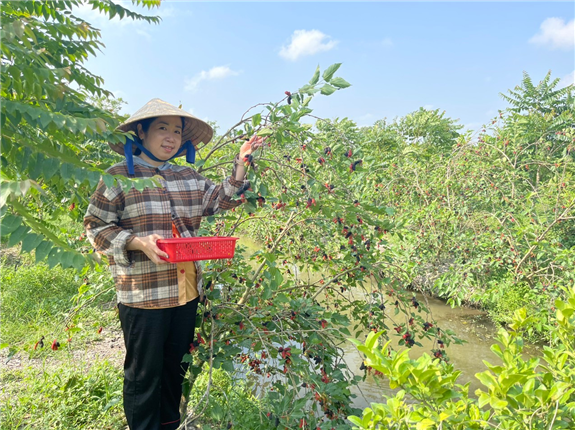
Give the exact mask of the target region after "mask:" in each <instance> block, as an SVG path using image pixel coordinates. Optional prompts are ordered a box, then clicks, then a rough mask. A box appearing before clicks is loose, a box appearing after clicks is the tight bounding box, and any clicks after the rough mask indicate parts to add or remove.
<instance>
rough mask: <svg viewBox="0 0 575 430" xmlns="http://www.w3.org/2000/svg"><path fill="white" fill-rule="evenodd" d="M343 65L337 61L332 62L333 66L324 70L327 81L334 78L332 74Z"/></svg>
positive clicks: (324, 77)
mask: <svg viewBox="0 0 575 430" xmlns="http://www.w3.org/2000/svg"><path fill="white" fill-rule="evenodd" d="M340 66H341V63H335V64H332V65H331V66H329V67H328V68H327V69H325V70H324V72H323V75H322V77H323V79H324V81H326V82H329V81H330V80H331V78H332V76H333V75H334V73H335V72H337V69H339V67H340Z"/></svg>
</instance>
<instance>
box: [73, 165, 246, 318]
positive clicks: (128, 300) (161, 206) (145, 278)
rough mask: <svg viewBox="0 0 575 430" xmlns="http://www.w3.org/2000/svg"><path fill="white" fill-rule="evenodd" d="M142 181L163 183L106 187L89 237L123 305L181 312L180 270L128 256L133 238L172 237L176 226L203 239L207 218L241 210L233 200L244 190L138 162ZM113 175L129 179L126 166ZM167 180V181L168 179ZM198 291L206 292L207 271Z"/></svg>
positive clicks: (96, 200) (94, 203) (94, 202)
mask: <svg viewBox="0 0 575 430" xmlns="http://www.w3.org/2000/svg"><path fill="white" fill-rule="evenodd" d="M134 161H136V163H135V165H134V170H135V177H136V178H150V177H153V176H156V177H158V179H159V180H160V183H161V184H162V187H155V188H146V189H144V190H143V191H142V192H140V191H137V190H136V189H135V188H131V189H130V190H122V189H121V187H119V186H115V187H112V188H108V187H107V186H106V185H105V184H104V182H103V181H100V183H99V184H98V187H97V189H96V192H95V193H94V195H93V196H92V198H91V199H90V204H89V206H88V211H87V213H86V216H85V217H84V227H85V229H86V233H87V237H88V239H89V240H90V242H91V243H92V245H93V246H94V248H95V249H96V251H98V252H101V253H103V254H105V255H107V256H108V258H109V262H110V271H111V272H112V276H113V278H114V281H115V283H116V290H117V299H118V302H119V303H124V304H126V305H129V306H134V307H139V308H157V307H174V306H179V305H181V304H182V303H179V300H178V295H179V289H178V276H177V270H176V264H155V263H152V261H151V260H150V259H149V258H148V257H147V256H146V254H144V253H143V252H142V251H126V243H127V241H128V240H129V239H130V238H131V237H132V236H134V235H135V236H140V237H143V236H148V235H151V234H159V235H160V236H162V237H164V238H170V237H172V222H173V223H174V225H175V227H176V228H177V229H178V232H179V233H180V236H181V237H193V236H196V235H197V231H198V229H199V227H200V222H201V220H202V217H203V216H208V215H213V214H215V213H218V212H219V211H220V210H227V209H231V208H234V207H236V206H239V205H240V204H241V201H239V200H232V197H233V196H234V194H235V193H236V192H237V191H238V189H239V188H240V187H242V186H243V185H244V182H243V181H237V180H236V179H234V178H235V163H234V171H233V172H232V175H231V176H230V177H228V178H226V179H225V180H224V181H223V182H222V183H221V184H219V185H216V184H214V183H213V182H211V181H210V180H209V179H206V178H204V177H203V176H202V175H200V174H199V173H197V172H196V171H195V170H193V169H191V168H190V167H184V166H177V165H173V164H170V163H166V164H164V165H162V166H161V167H160V168H155V167H153V166H150V165H146V163H145V162H143V160H140V159H137V157H135V160H134ZM108 173H110V174H112V175H123V176H128V168H127V165H126V162H125V161H123V162H121V163H118V164H115V165H114V166H112V167H110V168H109V169H108ZM162 178H163V179H162ZM196 268H197V286H198V289H201V284H202V281H201V267H200V266H199V264H196Z"/></svg>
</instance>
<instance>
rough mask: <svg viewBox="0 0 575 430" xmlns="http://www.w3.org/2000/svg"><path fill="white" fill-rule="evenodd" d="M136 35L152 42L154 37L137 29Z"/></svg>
mask: <svg viewBox="0 0 575 430" xmlns="http://www.w3.org/2000/svg"><path fill="white" fill-rule="evenodd" d="M136 34H138V35H140V36H143V37H144V38H145V39H146V40H152V36H151V35H150V33H148V32H147V31H144V30H141V29H137V30H136Z"/></svg>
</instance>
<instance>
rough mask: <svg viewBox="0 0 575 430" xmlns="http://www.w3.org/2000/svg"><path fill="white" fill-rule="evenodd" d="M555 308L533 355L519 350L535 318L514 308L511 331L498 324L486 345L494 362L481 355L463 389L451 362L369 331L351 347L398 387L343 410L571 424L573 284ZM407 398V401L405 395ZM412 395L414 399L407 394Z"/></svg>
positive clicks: (373, 416)
mask: <svg viewBox="0 0 575 430" xmlns="http://www.w3.org/2000/svg"><path fill="white" fill-rule="evenodd" d="M555 306H556V307H557V311H556V313H555V315H554V317H553V319H552V321H551V325H550V327H548V328H549V330H550V335H551V346H545V347H544V352H543V355H542V357H541V358H530V359H528V360H525V359H524V358H523V357H522V352H523V338H522V333H524V332H526V331H527V330H528V329H529V327H530V326H531V325H533V324H534V323H535V322H536V321H537V319H536V318H535V317H533V316H527V312H526V310H525V309H524V308H522V309H519V310H517V311H516V312H515V314H514V318H513V323H512V324H510V329H511V331H507V330H504V329H501V330H500V331H499V334H498V336H497V340H498V342H499V343H500V344H494V345H493V346H492V347H491V350H492V351H493V353H494V354H495V355H496V356H497V357H498V358H499V360H501V362H502V364H501V365H497V366H496V365H492V364H490V363H489V362H487V361H484V363H485V366H486V367H487V370H485V371H483V372H480V373H477V374H476V377H477V379H479V381H480V382H481V384H482V385H483V387H484V388H480V389H478V390H477V391H476V393H475V394H476V396H477V397H476V398H473V397H470V396H469V393H468V391H469V384H465V385H463V386H462V385H459V384H457V378H458V376H459V372H458V371H456V370H454V369H453V366H451V365H448V364H446V363H444V362H442V361H439V360H434V359H433V358H432V357H430V356H429V355H427V354H424V355H423V356H422V357H420V358H419V359H417V360H412V359H410V358H409V353H408V351H407V350H403V351H393V350H391V349H390V347H389V342H388V343H386V344H384V345H383V347H380V346H379V344H378V337H379V336H381V335H382V334H383V332H379V333H377V334H374V333H372V334H370V335H369V336H368V338H367V340H366V341H365V343H364V344H362V343H361V342H357V341H356V344H357V345H358V349H359V350H360V351H362V352H363V353H364V354H365V356H366V363H367V364H368V365H369V366H371V367H372V368H373V369H375V370H377V371H379V372H381V374H383V375H385V376H386V377H387V378H389V380H390V384H391V386H396V387H400V388H401V390H400V391H399V392H398V393H397V394H396V395H395V396H393V397H389V398H388V399H387V401H386V403H373V404H372V405H371V407H370V408H366V409H365V410H364V412H363V415H362V416H361V417H359V416H350V417H349V419H350V421H351V422H352V423H353V424H355V425H356V427H354V428H355V429H380V428H397V429H417V430H424V429H438V428H450V429H490V428H495V427H497V428H505V429H513V430H519V429H551V428H553V429H570V428H573V426H574V425H575V389H574V388H573V387H574V383H575V367H574V366H575V360H573V356H574V353H575V349H574V347H575V344H574V341H573V339H574V338H573V324H575V289H574V288H571V289H570V290H568V291H566V299H565V300H557V301H556V302H555ZM408 399H409V400H410V401H407V400H408ZM413 400H415V402H413Z"/></svg>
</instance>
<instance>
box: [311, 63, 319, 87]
mask: <svg viewBox="0 0 575 430" xmlns="http://www.w3.org/2000/svg"><path fill="white" fill-rule="evenodd" d="M318 81H319V65H318V66H317V69H315V73H314V74H313V77H312V78H311V79H310V81H309V83H310V85H315V84H317V83H318Z"/></svg>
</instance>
